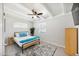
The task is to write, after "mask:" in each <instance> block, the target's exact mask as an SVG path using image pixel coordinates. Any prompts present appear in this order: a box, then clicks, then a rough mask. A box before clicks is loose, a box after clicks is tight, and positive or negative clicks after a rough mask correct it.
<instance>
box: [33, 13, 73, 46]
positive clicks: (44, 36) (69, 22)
mask: <svg viewBox="0 0 79 59" xmlns="http://www.w3.org/2000/svg"><path fill="white" fill-rule="evenodd" d="M42 22H46V24H47V25H46V32H45V33H39V32H38V28H36V31H35V34H36V35H39V36H40V38H41V40H43V41H45V42H48V43H51V44H54V45H57V46H60V47H64V45H65V28H67V27H68V28H69V27H74V23H73V18H72V14H71V12H69V13H65V14H61V15H58V16H55V17H53V18H50V19H46V20H45V21H42ZM39 23H40V22H38V23H35V24H34V26H35V27H38V25H39Z"/></svg>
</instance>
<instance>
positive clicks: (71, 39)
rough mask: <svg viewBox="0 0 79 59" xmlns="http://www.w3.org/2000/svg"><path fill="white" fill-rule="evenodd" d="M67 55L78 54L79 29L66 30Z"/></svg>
mask: <svg viewBox="0 0 79 59" xmlns="http://www.w3.org/2000/svg"><path fill="white" fill-rule="evenodd" d="M65 53H66V54H68V55H76V54H77V53H78V29H77V28H65Z"/></svg>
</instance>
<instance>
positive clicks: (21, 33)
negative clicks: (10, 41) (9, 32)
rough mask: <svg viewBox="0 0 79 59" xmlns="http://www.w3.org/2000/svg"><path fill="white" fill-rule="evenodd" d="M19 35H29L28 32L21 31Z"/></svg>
mask: <svg viewBox="0 0 79 59" xmlns="http://www.w3.org/2000/svg"><path fill="white" fill-rule="evenodd" d="M19 36H20V37H25V36H27V32H20V33H19Z"/></svg>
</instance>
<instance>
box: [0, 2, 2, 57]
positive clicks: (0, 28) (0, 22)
mask: <svg viewBox="0 0 79 59" xmlns="http://www.w3.org/2000/svg"><path fill="white" fill-rule="evenodd" d="M1 55H2V3H0V56H1Z"/></svg>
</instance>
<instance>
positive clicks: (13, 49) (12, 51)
mask: <svg viewBox="0 0 79 59" xmlns="http://www.w3.org/2000/svg"><path fill="white" fill-rule="evenodd" d="M17 47H18V46H17ZM17 47H16V46H14V45H13V46H8V48H9V49H7V51H6V56H14V55H15V53H16V52H17V51H18V50H19V49H18V48H17ZM9 52H10V53H9ZM15 56H16V55H15ZM53 56H67V54H65V53H64V48H62V47H57V49H56V51H55V53H54V55H53Z"/></svg>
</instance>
